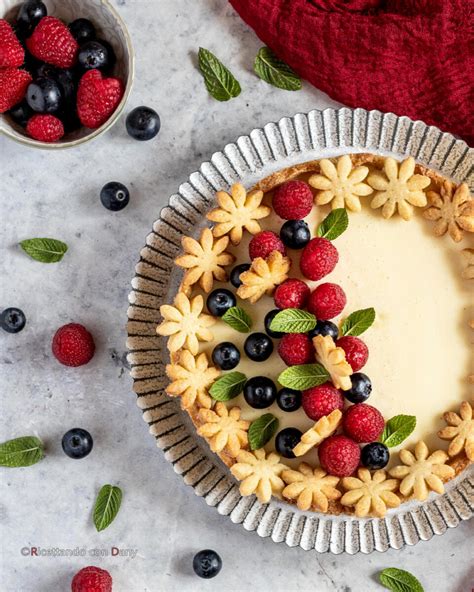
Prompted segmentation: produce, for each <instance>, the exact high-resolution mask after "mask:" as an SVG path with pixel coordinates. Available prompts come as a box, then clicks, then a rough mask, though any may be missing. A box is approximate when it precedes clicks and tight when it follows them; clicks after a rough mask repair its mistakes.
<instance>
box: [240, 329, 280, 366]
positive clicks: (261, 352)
mask: <svg viewBox="0 0 474 592" xmlns="http://www.w3.org/2000/svg"><path fill="white" fill-rule="evenodd" d="M244 350H245V353H246V354H247V357H249V358H250V359H251V360H253V361H254V362H264V361H265V360H268V358H269V357H270V356H271V355H272V352H273V341H272V340H271V339H270V337H268V335H265V333H252V334H251V335H249V336H248V337H247V339H246V340H245V343H244Z"/></svg>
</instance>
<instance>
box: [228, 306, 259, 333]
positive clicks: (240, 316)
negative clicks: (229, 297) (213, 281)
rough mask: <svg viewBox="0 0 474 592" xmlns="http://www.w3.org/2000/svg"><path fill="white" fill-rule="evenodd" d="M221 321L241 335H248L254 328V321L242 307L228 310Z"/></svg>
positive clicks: (233, 307)
mask: <svg viewBox="0 0 474 592" xmlns="http://www.w3.org/2000/svg"><path fill="white" fill-rule="evenodd" d="M221 319H222V320H223V321H224V323H227V324H228V325H229V327H232V329H235V330H236V331H239V332H240V333H248V332H249V331H250V328H251V327H252V319H251V318H250V317H249V315H248V314H247V313H246V312H245V310H244V309H243V308H240V306H232V307H231V308H229V310H226V312H225V313H224V314H223V315H222V317H221Z"/></svg>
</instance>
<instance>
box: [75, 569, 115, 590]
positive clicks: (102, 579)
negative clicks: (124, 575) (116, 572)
mask: <svg viewBox="0 0 474 592" xmlns="http://www.w3.org/2000/svg"><path fill="white" fill-rule="evenodd" d="M71 592H112V578H111V576H110V574H109V572H108V571H106V570H105V569H101V568H100V567H95V565H89V566H88V567H84V568H82V569H81V571H78V572H77V574H76V575H75V576H74V578H73V580H72V582H71Z"/></svg>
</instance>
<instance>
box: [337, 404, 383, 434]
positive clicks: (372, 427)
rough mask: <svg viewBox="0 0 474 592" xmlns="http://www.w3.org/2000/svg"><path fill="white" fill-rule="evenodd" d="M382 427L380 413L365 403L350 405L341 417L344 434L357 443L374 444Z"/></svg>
mask: <svg viewBox="0 0 474 592" xmlns="http://www.w3.org/2000/svg"><path fill="white" fill-rule="evenodd" d="M384 425H385V421H384V418H383V416H382V414H381V413H380V411H379V410H378V409H376V408H375V407H372V405H366V404H365V403H358V404H357V405H350V406H349V407H348V408H347V409H346V411H345V413H344V415H343V417H342V428H343V430H344V433H345V434H346V435H347V436H349V438H352V439H353V440H354V441H355V442H358V443H362V442H375V440H377V438H378V437H379V436H380V434H381V433H382V432H383V428H384Z"/></svg>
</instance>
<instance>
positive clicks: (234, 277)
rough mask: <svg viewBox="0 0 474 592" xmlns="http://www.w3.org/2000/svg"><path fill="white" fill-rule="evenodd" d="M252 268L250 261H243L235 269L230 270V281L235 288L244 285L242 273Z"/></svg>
mask: <svg viewBox="0 0 474 592" xmlns="http://www.w3.org/2000/svg"><path fill="white" fill-rule="evenodd" d="M249 269H250V263H241V264H240V265H236V266H235V267H234V269H233V270H232V271H231V272H230V277H229V279H230V283H231V284H232V285H233V286H234V288H239V287H240V286H241V285H242V281H241V279H240V274H241V273H244V271H248V270H249Z"/></svg>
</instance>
